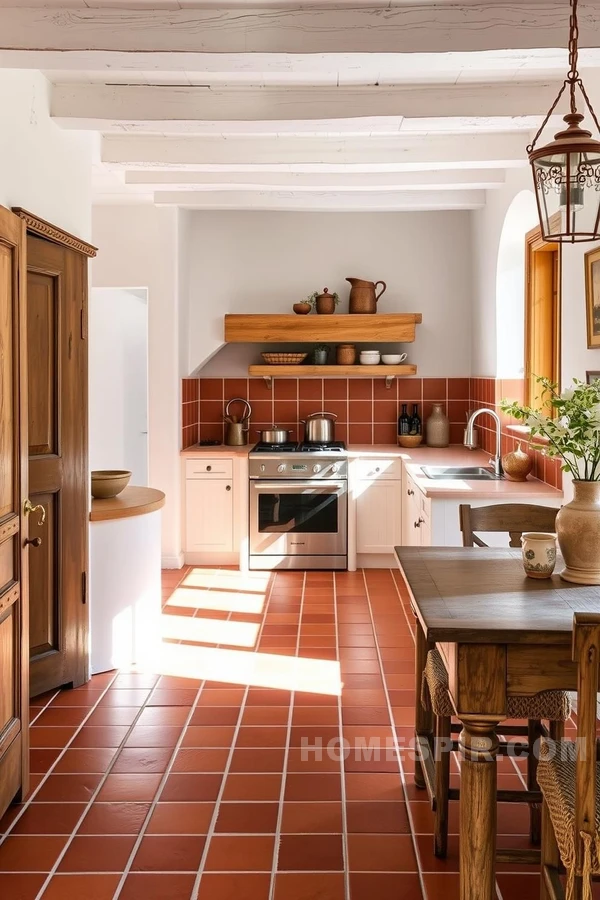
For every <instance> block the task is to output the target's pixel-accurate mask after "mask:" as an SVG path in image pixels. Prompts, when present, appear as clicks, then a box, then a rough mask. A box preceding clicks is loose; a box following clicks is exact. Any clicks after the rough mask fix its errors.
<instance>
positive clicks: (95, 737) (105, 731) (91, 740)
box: [40, 725, 129, 749]
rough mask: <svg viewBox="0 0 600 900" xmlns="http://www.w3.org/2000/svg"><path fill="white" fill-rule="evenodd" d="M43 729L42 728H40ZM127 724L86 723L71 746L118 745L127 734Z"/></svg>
mask: <svg viewBox="0 0 600 900" xmlns="http://www.w3.org/2000/svg"><path fill="white" fill-rule="evenodd" d="M40 730H41V729H40ZM128 731H129V728H128V726H127V725H103V726H100V725H84V726H83V728H82V729H81V731H80V732H79V734H78V735H77V737H75V738H74V740H73V743H72V744H71V747H73V749H78V748H81V747H115V748H116V747H118V746H119V745H120V744H121V743H122V742H123V741H124V739H125V737H126V736H127V732H128Z"/></svg>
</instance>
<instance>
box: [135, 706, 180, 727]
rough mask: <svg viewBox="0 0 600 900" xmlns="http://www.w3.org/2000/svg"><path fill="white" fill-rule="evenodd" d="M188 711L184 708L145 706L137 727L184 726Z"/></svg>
mask: <svg viewBox="0 0 600 900" xmlns="http://www.w3.org/2000/svg"><path fill="white" fill-rule="evenodd" d="M188 715H189V710H188V709H186V707H184V706H147V707H146V708H145V709H144V710H143V711H142V714H141V716H140V717H139V719H138V725H185V721H186V719H187V717H188Z"/></svg>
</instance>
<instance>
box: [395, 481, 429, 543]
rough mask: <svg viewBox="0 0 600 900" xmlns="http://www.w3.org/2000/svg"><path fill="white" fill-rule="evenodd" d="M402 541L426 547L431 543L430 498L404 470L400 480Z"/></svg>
mask: <svg viewBox="0 0 600 900" xmlns="http://www.w3.org/2000/svg"><path fill="white" fill-rule="evenodd" d="M402 505H403V506H402V508H403V515H402V543H403V545H404V546H405V547H428V546H429V545H430V544H431V500H429V499H428V498H427V497H426V496H425V495H424V494H423V492H422V491H421V490H419V488H418V487H417V486H416V485H415V483H414V481H413V480H412V478H411V477H410V475H408V473H407V472H406V471H405V472H404V477H403V480H402Z"/></svg>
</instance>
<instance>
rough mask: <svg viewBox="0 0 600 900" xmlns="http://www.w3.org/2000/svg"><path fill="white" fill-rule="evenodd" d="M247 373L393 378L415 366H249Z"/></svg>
mask: <svg viewBox="0 0 600 900" xmlns="http://www.w3.org/2000/svg"><path fill="white" fill-rule="evenodd" d="M248 374H249V375H253V376H254V377H256V376H261V377H263V378H267V377H269V378H278V377H279V378H336V377H337V378H394V377H395V376H396V375H416V374H417V367H416V366H384V365H380V366H302V365H301V366H250V367H249V369H248Z"/></svg>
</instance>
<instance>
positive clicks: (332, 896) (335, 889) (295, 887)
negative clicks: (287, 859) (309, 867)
mask: <svg viewBox="0 0 600 900" xmlns="http://www.w3.org/2000/svg"><path fill="white" fill-rule="evenodd" d="M344 896H345V893H344V875H343V874H342V873H337V872H278V873H277V877H276V879H275V900H312V898H318V900H344ZM371 896H372V895H371ZM401 896H402V895H401V894H399V895H398V896H397V897H396V898H395V900H398V898H399V897H401ZM402 900H404V898H402Z"/></svg>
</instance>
